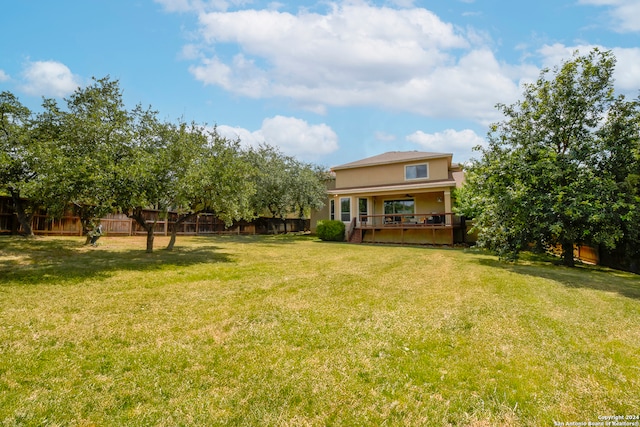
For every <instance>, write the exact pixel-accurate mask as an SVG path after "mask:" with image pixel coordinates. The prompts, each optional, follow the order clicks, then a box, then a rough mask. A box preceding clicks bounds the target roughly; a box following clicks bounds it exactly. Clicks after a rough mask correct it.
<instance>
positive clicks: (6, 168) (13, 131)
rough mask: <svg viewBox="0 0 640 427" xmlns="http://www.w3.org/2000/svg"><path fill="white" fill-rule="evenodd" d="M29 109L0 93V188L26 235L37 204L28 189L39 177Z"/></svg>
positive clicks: (30, 233) (8, 95)
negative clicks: (11, 204)
mask: <svg viewBox="0 0 640 427" xmlns="http://www.w3.org/2000/svg"><path fill="white" fill-rule="evenodd" d="M32 126H33V119H32V113H31V110H29V109H28V108H27V107H25V106H24V105H22V103H20V101H19V100H18V98H16V96H15V95H13V94H12V93H11V92H6V91H5V92H2V93H0V191H6V192H7V193H8V194H9V196H11V200H12V203H13V208H14V211H15V213H16V216H17V218H18V222H19V223H20V225H21V226H22V231H23V233H24V234H25V235H27V236H33V230H32V229H31V219H32V217H33V214H34V212H35V210H36V208H37V206H38V204H37V200H36V199H35V198H34V197H32V196H34V194H33V193H32V192H30V189H31V188H32V186H33V185H34V183H35V181H36V180H37V179H38V176H39V171H38V170H37V163H38V162H37V160H38V158H39V156H41V155H42V150H40V147H39V143H38V142H39V141H38V140H37V139H34V138H32Z"/></svg>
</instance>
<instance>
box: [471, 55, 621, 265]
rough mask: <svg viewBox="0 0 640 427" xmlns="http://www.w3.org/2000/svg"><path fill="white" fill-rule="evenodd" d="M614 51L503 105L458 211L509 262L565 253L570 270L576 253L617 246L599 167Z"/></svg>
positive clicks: (612, 192)
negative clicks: (530, 252)
mask: <svg viewBox="0 0 640 427" xmlns="http://www.w3.org/2000/svg"><path fill="white" fill-rule="evenodd" d="M614 64H615V59H614V57H613V55H612V54H611V53H610V52H602V51H599V50H597V49H596V50H593V51H592V52H590V53H589V54H587V55H583V56H580V55H578V54H575V55H574V57H573V58H572V59H571V60H568V61H566V62H564V63H563V64H562V65H561V66H559V67H557V68H554V69H553V70H548V69H545V70H543V71H542V72H541V75H540V78H539V79H538V80H537V81H536V82H535V83H532V84H528V85H526V86H525V89H524V94H523V98H522V99H521V100H520V101H518V102H516V103H515V104H513V105H510V106H507V105H499V106H498V108H499V109H500V110H501V111H502V113H503V114H504V116H505V119H504V120H503V121H501V122H499V123H497V124H494V125H492V127H491V130H490V132H489V135H488V146H487V147H486V148H479V149H480V151H481V158H480V159H479V160H474V161H472V163H471V165H470V166H469V167H468V168H467V175H466V178H467V183H466V186H465V188H464V189H463V190H462V191H461V194H460V204H461V210H462V212H464V213H465V214H468V215H473V216H474V217H475V220H476V228H477V229H478V231H479V243H480V244H484V245H485V246H488V247H490V248H492V249H494V250H496V251H497V252H498V253H499V254H500V255H502V256H504V257H507V258H513V257H515V256H517V254H518V252H519V251H520V250H523V249H525V248H528V247H530V246H531V245H535V246H536V247H538V248H548V247H556V246H557V247H560V248H561V249H562V259H563V262H564V264H565V265H568V266H572V265H573V264H574V259H573V250H574V245H579V244H585V243H589V244H604V245H606V246H609V247H612V246H613V245H615V243H616V241H617V240H619V239H620V237H621V235H622V231H621V229H620V223H619V222H617V221H612V218H613V217H615V216H616V215H617V213H616V212H615V211H614V209H613V207H614V206H615V204H616V203H617V201H618V200H619V191H618V190H619V187H618V186H617V184H616V179H615V178H614V177H613V176H612V175H611V174H610V173H605V172H604V171H603V170H602V169H601V168H599V167H598V164H597V163H596V162H595V159H597V158H598V155H597V154H598V152H599V146H598V141H599V140H602V139H603V138H604V139H606V133H607V130H606V127H605V126H604V125H603V124H604V123H606V120H605V119H606V117H607V115H608V113H609V112H610V111H611V110H612V108H613V107H614V105H615V102H616V98H615V97H614V87H613V71H614Z"/></svg>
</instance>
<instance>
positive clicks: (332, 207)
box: [329, 199, 336, 220]
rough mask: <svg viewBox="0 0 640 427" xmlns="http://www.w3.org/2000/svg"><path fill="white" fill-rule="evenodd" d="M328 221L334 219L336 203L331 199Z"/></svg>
mask: <svg viewBox="0 0 640 427" xmlns="http://www.w3.org/2000/svg"><path fill="white" fill-rule="evenodd" d="M329 219H330V220H334V219H336V201H335V200H333V199H331V200H330V201H329Z"/></svg>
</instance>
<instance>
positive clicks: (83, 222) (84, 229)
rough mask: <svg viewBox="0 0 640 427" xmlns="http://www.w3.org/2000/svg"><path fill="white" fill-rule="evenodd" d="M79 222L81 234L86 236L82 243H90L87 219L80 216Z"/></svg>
mask: <svg viewBox="0 0 640 427" xmlns="http://www.w3.org/2000/svg"><path fill="white" fill-rule="evenodd" d="M80 224H81V226H82V235H83V236H87V238H86V239H85V241H84V245H85V246H86V245H88V244H89V243H91V236H89V220H88V219H86V218H82V217H81V218H80Z"/></svg>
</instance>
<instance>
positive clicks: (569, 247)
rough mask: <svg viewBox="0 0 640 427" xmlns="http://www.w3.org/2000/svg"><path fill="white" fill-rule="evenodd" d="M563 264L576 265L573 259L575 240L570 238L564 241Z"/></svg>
mask: <svg viewBox="0 0 640 427" xmlns="http://www.w3.org/2000/svg"><path fill="white" fill-rule="evenodd" d="M562 264H563V265H565V266H566V267H574V266H575V262H574V260H573V242H572V241H569V240H563V241H562Z"/></svg>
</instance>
